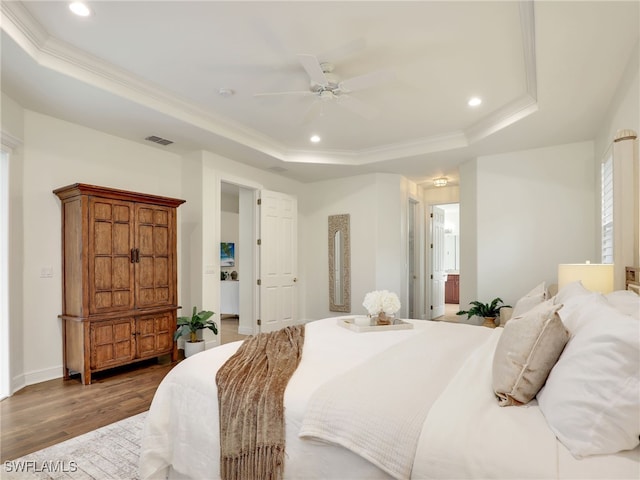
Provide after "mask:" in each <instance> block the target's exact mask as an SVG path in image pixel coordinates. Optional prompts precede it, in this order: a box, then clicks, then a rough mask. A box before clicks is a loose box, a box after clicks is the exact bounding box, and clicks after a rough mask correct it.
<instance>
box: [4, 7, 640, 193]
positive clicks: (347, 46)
mask: <svg viewBox="0 0 640 480" xmlns="http://www.w3.org/2000/svg"><path fill="white" fill-rule="evenodd" d="M86 3H87V4H88V5H89V6H90V8H91V9H92V11H93V14H92V15H91V16H90V17H88V18H79V17H76V16H74V15H72V14H71V13H70V12H69V10H68V8H67V2H59V1H43V2H36V1H28V2H13V1H3V2H2V4H1V6H2V23H1V27H2V30H3V31H2V39H1V40H2V79H1V80H2V90H3V91H4V92H5V93H7V94H8V95H9V96H11V97H12V98H14V99H15V100H17V101H18V102H19V103H21V104H22V105H23V106H25V107H26V108H29V109H32V110H35V111H39V112H42V113H45V114H49V115H53V116H55V117H58V118H61V119H64V120H68V121H71V122H74V123H78V124H80V125H85V126H87V127H91V128H95V129H99V130H103V131H105V132H108V133H111V134H114V135H117V136H120V137H123V138H127V139H131V140H134V141H139V142H144V143H147V144H149V145H154V146H156V145H155V144H151V143H148V142H146V141H145V140H144V139H145V137H147V136H149V135H156V136H159V137H163V138H166V139H169V140H172V141H174V143H173V144H172V145H169V146H166V147H162V146H157V148H162V149H165V150H168V151H172V152H176V153H185V152H188V151H192V150H200V149H204V150H210V151H213V152H217V153H220V154H222V155H224V156H227V157H229V158H232V159H234V160H237V161H240V162H244V163H248V164H250V165H253V166H256V167H258V168H263V169H266V170H271V171H278V172H281V173H282V174H283V175H285V176H289V177H291V178H295V179H298V180H300V181H304V182H308V181H314V180H320V179H328V178H335V177H340V176H348V175H354V174H358V173H365V172H393V173H399V174H402V175H405V176H406V177H408V178H410V179H411V180H413V181H415V182H417V183H423V182H428V183H430V182H431V179H432V178H434V177H436V176H440V175H446V176H448V177H449V178H450V179H451V180H453V182H454V183H455V182H456V181H457V166H458V165H459V163H460V162H463V161H466V160H468V159H470V158H473V157H475V156H477V155H482V154H490V153H497V152H504V151H511V150H520V149H526V148H535V147H540V146H548V145H555V144H561V143H567V142H574V141H582V140H589V139H593V138H594V136H595V134H596V132H597V131H598V128H599V127H600V126H601V125H602V121H603V119H604V115H605V113H606V111H607V107H608V104H609V102H610V101H611V99H612V96H613V93H614V91H615V88H616V86H617V85H618V83H619V81H620V79H621V77H622V74H623V72H624V69H625V66H626V65H627V64H628V62H629V58H630V55H632V54H633V52H634V51H635V52H637V50H634V49H635V48H636V46H637V43H638V37H639V35H638V32H639V30H640V27H639V26H640V21H639V19H640V17H639V15H640V14H639V8H638V6H639V2H636V1H627V2H613V1H584V2H582V1H572V2H559V1H554V2H551V1H544V2H534V3H532V2H510V1H502V2H484V1H470V2H459V1H444V2H428V1H412V2H400V1H389V2H382V1H374V2H364V1H348V2H344V1H343V2H328V1H316V2H312V1H300V2H291V1H289V2H270V1H258V2H244V1H233V2H218V1H193V2H191V1H180V2H169V1H140V2H135V1H122V2H120V1H100V2H90V1H87V2H86ZM298 54H311V55H314V56H316V57H317V58H318V59H319V61H325V62H331V63H332V64H334V67H335V69H334V72H333V73H334V74H336V75H337V76H338V77H339V80H346V79H350V78H353V77H357V76H359V75H363V74H367V73H370V72H377V71H380V70H382V71H384V72H385V73H387V74H390V76H391V77H392V78H391V79H389V80H388V81H386V82H381V83H378V84H375V85H373V86H371V87H370V88H367V89H364V90H360V91H354V92H352V93H350V94H349V97H351V98H350V100H351V101H352V102H358V103H357V105H356V106H358V105H360V104H363V105H364V107H363V108H366V111H367V112H368V113H374V114H375V115H374V116H370V115H368V116H367V117H364V116H362V115H360V114H358V113H356V112H354V111H353V110H352V109H351V108H348V106H349V105H348V104H347V105H344V104H340V103H339V102H337V101H336V99H330V100H328V101H324V100H321V99H320V98H319V97H317V96H313V95H308V96H307V95H275V96H255V94H256V93H263V92H282V91H298V92H299V91H309V90H310V85H309V77H308V75H307V73H306V71H305V69H304V68H303V66H302V65H301V63H300V62H299V61H298V57H297V55H298ZM220 89H231V90H232V91H233V92H234V94H233V95H231V96H228V97H225V96H221V95H219V94H218V92H219V90H220ZM474 95H477V96H479V97H481V98H482V99H483V103H482V105H480V106H479V107H476V108H470V107H469V106H467V100H468V99H469V98H470V97H471V96H474ZM342 100H344V101H345V102H347V101H348V100H349V99H344V98H342ZM313 133H316V134H318V135H320V136H321V137H322V140H321V142H319V143H317V144H312V143H310V142H309V137H310V135H311V134H313Z"/></svg>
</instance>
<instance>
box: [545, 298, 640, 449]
mask: <svg viewBox="0 0 640 480" xmlns="http://www.w3.org/2000/svg"><path fill="white" fill-rule="evenodd" d="M570 317H571V318H570V320H571V322H572V323H573V325H574V330H573V331H572V337H571V339H570V340H569V342H568V343H567V346H566V347H565V349H564V351H563V353H562V355H561V356H560V359H559V360H558V362H557V363H556V365H555V366H554V367H553V369H552V370H551V372H550V373H549V377H548V378H547V382H546V384H545V386H544V387H543V388H542V389H541V390H540V392H539V393H538V395H537V398H538V404H539V406H540V410H541V411H542V413H543V414H544V416H545V418H546V420H547V423H548V424H549V427H550V428H551V430H552V431H553V432H554V433H555V435H556V437H557V438H558V439H559V440H560V442H562V443H563V444H564V446H565V447H567V449H568V450H569V451H570V452H571V453H572V454H573V456H574V457H576V458H581V457H584V456H587V455H596V454H611V453H616V452H619V451H622V450H631V449H633V448H635V447H636V446H637V445H638V443H639V440H638V436H639V435H640V369H639V368H638V365H640V322H638V321H637V320H635V319H634V318H632V317H630V316H628V315H624V314H622V313H620V312H618V311H617V310H616V309H615V308H614V307H612V306H611V305H609V304H608V303H607V302H606V301H605V299H604V298H603V297H598V296H591V297H588V298H587V300H586V301H585V302H583V304H582V305H580V306H579V307H578V308H576V309H575V310H574V311H573V312H572V314H571V316H570Z"/></svg>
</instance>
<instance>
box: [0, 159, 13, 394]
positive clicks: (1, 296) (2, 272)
mask: <svg viewBox="0 0 640 480" xmlns="http://www.w3.org/2000/svg"><path fill="white" fill-rule="evenodd" d="M10 333H11V327H10V325H9V152H8V151H6V150H5V149H4V148H2V149H0V339H1V340H0V342H2V344H1V345H0V352H1V353H2V355H1V357H0V400H2V399H3V398H5V397H8V396H10V395H11V367H10V363H11V355H10V352H9V347H10V342H9V337H10Z"/></svg>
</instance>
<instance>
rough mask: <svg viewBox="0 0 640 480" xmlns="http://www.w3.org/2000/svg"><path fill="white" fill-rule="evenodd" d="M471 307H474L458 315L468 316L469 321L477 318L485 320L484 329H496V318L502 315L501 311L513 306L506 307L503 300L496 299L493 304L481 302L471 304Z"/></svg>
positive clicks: (461, 311)
mask: <svg viewBox="0 0 640 480" xmlns="http://www.w3.org/2000/svg"><path fill="white" fill-rule="evenodd" d="M469 305H473V306H472V307H471V308H470V309H469V310H460V311H459V312H458V313H456V315H466V316H467V319H469V318H471V317H473V316H477V317H482V318H484V323H483V324H482V325H483V326H484V327H495V326H496V318H497V317H498V316H499V315H500V309H501V308H503V307H510V306H511V305H505V304H504V303H503V302H502V299H501V298H494V299H493V300H492V301H491V303H482V302H479V301H477V300H476V301H474V302H471V303H470V304H469Z"/></svg>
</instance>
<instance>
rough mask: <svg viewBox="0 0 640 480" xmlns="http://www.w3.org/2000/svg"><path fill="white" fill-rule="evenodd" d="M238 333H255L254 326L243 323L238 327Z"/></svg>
mask: <svg viewBox="0 0 640 480" xmlns="http://www.w3.org/2000/svg"><path fill="white" fill-rule="evenodd" d="M238 333H239V334H240V335H253V328H251V327H248V326H246V325H242V326H240V327H238Z"/></svg>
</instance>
